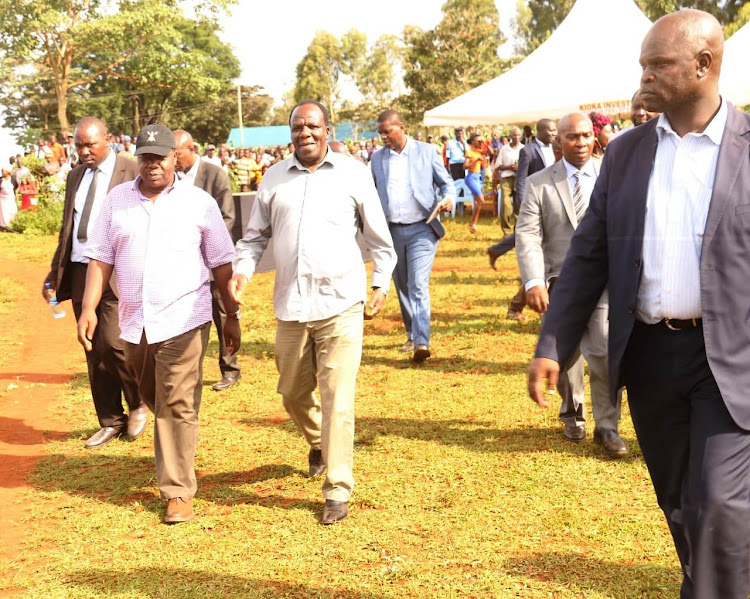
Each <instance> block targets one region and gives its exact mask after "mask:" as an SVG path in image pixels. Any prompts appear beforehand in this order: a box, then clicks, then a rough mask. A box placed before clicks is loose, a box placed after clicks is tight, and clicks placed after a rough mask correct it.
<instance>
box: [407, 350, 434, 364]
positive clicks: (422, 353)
mask: <svg viewBox="0 0 750 599" xmlns="http://www.w3.org/2000/svg"><path fill="white" fill-rule="evenodd" d="M430 355H431V354H430V348H429V347H427V346H426V345H417V347H416V348H415V349H414V355H413V356H412V357H411V359H412V361H413V362H416V363H417V364H421V363H422V362H424V361H425V360H426V359H427V358H429V357H430Z"/></svg>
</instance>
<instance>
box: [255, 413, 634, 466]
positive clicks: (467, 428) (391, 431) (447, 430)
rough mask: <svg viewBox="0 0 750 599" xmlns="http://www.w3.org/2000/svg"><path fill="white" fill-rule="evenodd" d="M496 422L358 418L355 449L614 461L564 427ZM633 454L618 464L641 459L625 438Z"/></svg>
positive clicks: (261, 421) (267, 423)
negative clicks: (447, 449)
mask: <svg viewBox="0 0 750 599" xmlns="http://www.w3.org/2000/svg"><path fill="white" fill-rule="evenodd" d="M241 422H242V423H243V424H246V425H249V426H262V427H269V428H282V429H285V430H288V431H290V432H293V431H294V430H295V427H294V424H293V423H291V421H289V420H283V421H281V422H276V421H271V420H269V419H267V418H246V419H243V420H242V421H241ZM493 425H494V423H493V422H488V421H481V420H479V421H477V420H459V419H454V420H420V419H415V418H373V417H366V416H365V417H357V422H356V430H355V438H354V446H355V448H359V449H363V448H364V449H366V448H368V447H370V446H374V445H375V444H376V440H377V438H378V437H381V436H390V437H401V438H404V439H413V440H418V441H431V442H434V443H441V444H443V445H451V446H456V447H462V448H465V449H467V450H470V451H479V452H495V453H526V454H530V453H544V452H555V453H569V454H571V455H574V456H587V457H594V458H599V459H602V460H606V461H610V460H611V459H612V458H610V457H609V456H608V455H607V454H606V452H605V451H604V449H602V448H601V447H600V446H598V445H595V444H594V443H593V442H592V441H591V436H590V435H589V438H588V440H587V441H583V442H580V443H573V442H571V441H568V440H566V439H565V438H564V437H563V435H562V424H561V425H560V427H559V428H557V427H545V428H532V427H525V428H516V429H499V428H496V427H494V426H493ZM625 442H626V443H628V445H629V446H630V448H631V453H630V454H629V455H627V456H625V457H622V458H618V461H622V462H629V461H633V460H635V459H637V458H638V456H639V455H640V453H639V452H635V454H634V450H635V448H636V441H635V439H629V438H625Z"/></svg>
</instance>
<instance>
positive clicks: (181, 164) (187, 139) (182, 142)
mask: <svg viewBox="0 0 750 599" xmlns="http://www.w3.org/2000/svg"><path fill="white" fill-rule="evenodd" d="M174 143H175V148H174V155H175V158H176V159H177V166H176V167H175V170H177V171H178V172H181V173H186V172H188V171H189V170H190V169H191V168H193V165H194V164H195V161H196V160H197V159H198V155H197V154H196V153H195V143H194V142H193V136H192V135H190V133H188V132H187V131H185V130H184V129H177V130H175V132H174Z"/></svg>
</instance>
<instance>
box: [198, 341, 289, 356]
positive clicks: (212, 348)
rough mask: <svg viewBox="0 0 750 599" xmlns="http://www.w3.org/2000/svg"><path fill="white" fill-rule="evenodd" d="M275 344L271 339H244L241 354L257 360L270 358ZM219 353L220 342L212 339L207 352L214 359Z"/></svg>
mask: <svg viewBox="0 0 750 599" xmlns="http://www.w3.org/2000/svg"><path fill="white" fill-rule="evenodd" d="M273 352H274V344H273V343H271V342H269V341H246V340H245V339H243V340H242V345H241V346H240V353H239V355H240V356H242V357H248V358H254V359H256V360H263V359H268V358H269V357H273ZM218 353H219V342H218V341H215V340H212V341H209V343H208V349H207V351H206V354H207V355H209V356H212V358H211V359H214V358H215V357H216V356H217V355H218Z"/></svg>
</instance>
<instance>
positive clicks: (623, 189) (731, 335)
mask: <svg viewBox="0 0 750 599" xmlns="http://www.w3.org/2000/svg"><path fill="white" fill-rule="evenodd" d="M657 122H658V119H652V120H650V121H649V122H648V123H645V124H643V125H641V126H640V127H636V128H634V129H632V130H630V131H626V132H625V133H624V134H623V135H620V136H619V137H617V138H616V139H615V140H613V141H612V142H611V143H610V144H609V146H607V152H606V153H605V155H604V164H603V165H602V170H601V174H600V175H599V179H598V180H597V182H596V186H595V188H594V192H593V194H592V196H591V203H590V205H589V209H588V210H587V211H586V215H585V216H584V218H583V220H582V222H581V224H580V225H579V227H578V229H577V230H576V233H575V235H574V236H573V239H572V241H571V245H570V251H569V252H568V256H567V258H566V259H565V263H564V264H563V267H562V272H561V273H560V278H559V279H558V281H557V284H556V287H555V301H554V302H551V303H550V307H549V311H548V312H547V316H546V319H545V322H544V324H543V326H542V332H541V334H540V337H539V344H538V345H537V351H536V355H537V356H540V357H547V358H552V359H553V360H556V361H558V362H559V363H561V364H562V363H566V362H567V360H568V359H569V357H570V355H571V354H572V353H573V350H574V349H575V347H576V345H577V344H578V342H579V340H580V338H581V334H582V332H583V330H584V327H585V326H586V322H587V321H588V319H589V316H590V315H591V312H592V311H593V309H594V306H595V305H596V301H597V299H598V297H599V295H601V292H602V290H603V289H604V287H605V285H607V284H608V285H609V327H610V328H609V367H610V393H611V398H612V399H613V400H614V398H615V392H616V390H617V389H618V388H619V387H620V386H622V370H621V365H622V358H623V354H624V353H625V349H626V347H627V344H628V340H629V339H630V335H631V332H632V330H633V325H634V322H635V311H636V305H637V304H636V301H637V297H638V287H639V284H640V279H641V274H642V250H643V234H644V226H645V214H646V197H647V194H648V183H649V175H650V172H651V170H652V168H653V161H654V157H655V155H656V146H657V133H656V124H657ZM700 289H701V305H702V317H703V337H704V340H705V344H706V356H707V358H708V363H709V366H710V368H711V372H712V373H713V375H714V378H715V379H716V382H717V384H718V386H719V390H720V391H721V395H722V398H723V400H724V403H725V404H726V406H727V409H728V411H729V413H730V414H731V416H732V418H733V419H734V421H735V422H736V423H737V425H738V426H740V427H741V428H743V429H745V430H750V398H749V396H748V392H747V390H748V389H750V326H748V320H750V309H749V308H748V305H749V304H748V297H749V296H750V115H748V114H745V113H742V112H740V111H738V110H737V109H735V108H734V107H733V106H731V105H730V106H729V113H728V116H727V124H726V127H725V129H724V136H723V138H722V142H721V147H720V149H719V157H718V161H717V166H716V177H715V180H714V187H713V194H712V196H711V206H710V208H709V211H708V218H707V220H706V228H705V231H704V234H703V245H702V249H701V257H700Z"/></svg>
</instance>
